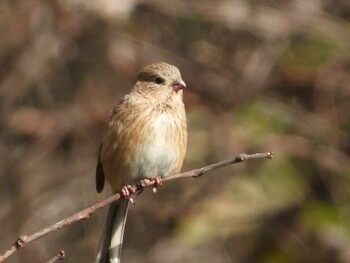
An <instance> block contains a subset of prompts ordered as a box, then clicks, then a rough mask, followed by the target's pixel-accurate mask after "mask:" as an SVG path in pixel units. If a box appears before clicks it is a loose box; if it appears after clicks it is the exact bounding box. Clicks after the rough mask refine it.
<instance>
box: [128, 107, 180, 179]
mask: <svg viewBox="0 0 350 263" xmlns="http://www.w3.org/2000/svg"><path fill="white" fill-rule="evenodd" d="M171 117H172V116H169V113H166V112H163V113H162V114H160V115H159V117H158V118H157V119H156V121H155V122H154V123H153V124H152V127H153V129H151V130H149V134H147V137H148V138H149V140H147V141H145V142H144V143H143V144H142V145H140V146H139V147H138V153H137V154H136V156H135V157H136V158H135V160H133V162H132V165H131V167H130V168H131V174H132V177H134V178H155V177H157V176H167V175H169V174H171V173H172V172H173V170H174V169H175V165H176V164H177V152H176V149H174V148H173V146H172V145H173V144H172V143H171V140H172V136H173V134H174V133H176V132H177V131H176V125H175V123H174V120H173V119H172V118H171Z"/></svg>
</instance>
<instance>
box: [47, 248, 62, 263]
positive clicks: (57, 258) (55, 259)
mask: <svg viewBox="0 0 350 263" xmlns="http://www.w3.org/2000/svg"><path fill="white" fill-rule="evenodd" d="M65 257H66V252H64V251H63V250H61V251H60V252H58V254H57V255H56V256H54V257H53V258H51V259H50V260H49V261H47V262H46V263H55V262H57V261H59V260H61V259H64V258H65Z"/></svg>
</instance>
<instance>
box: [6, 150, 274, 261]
mask: <svg viewBox="0 0 350 263" xmlns="http://www.w3.org/2000/svg"><path fill="white" fill-rule="evenodd" d="M272 157H273V153H272V152H267V153H255V154H240V155H237V156H236V157H234V158H232V159H228V160H226V161H222V162H218V163H214V164H211V165H208V166H205V167H202V168H198V169H193V170H190V171H187V172H183V173H179V174H174V175H170V176H167V177H166V178H164V179H163V183H166V182H169V181H173V180H177V179H183V178H189V177H199V176H201V175H203V174H204V173H206V172H208V171H211V170H214V169H218V168H221V167H224V166H227V165H231V164H236V163H240V162H243V161H247V160H252V159H263V158H268V159H271V158H272ZM153 185H154V180H153V181H152V180H146V179H144V180H141V181H140V183H139V184H137V185H133V186H131V187H132V188H133V189H135V193H136V194H139V193H141V192H142V191H141V189H143V188H145V187H149V186H153ZM120 197H121V195H120V193H117V194H115V195H112V196H110V197H108V198H106V199H104V200H102V201H100V202H98V203H96V204H94V205H92V206H90V207H88V208H86V209H84V210H81V211H79V212H77V213H75V214H74V215H71V216H69V217H66V218H64V219H63V220H61V221H59V222H57V223H55V224H52V225H50V226H48V227H46V228H44V229H42V230H39V231H38V232H36V233H34V234H31V235H23V236H20V237H19V238H18V239H17V241H16V242H15V243H14V244H13V245H12V246H11V248H9V249H8V250H7V251H5V252H4V253H3V254H1V255H0V262H3V261H4V260H5V259H7V258H8V257H10V256H11V255H13V254H14V253H15V252H16V251H18V250H19V249H21V248H22V247H24V246H26V245H27V244H28V243H31V242H33V241H35V240H37V239H39V238H41V237H43V236H46V235H48V234H50V233H52V232H54V231H56V230H58V229H61V228H62V227H65V226H68V225H71V224H73V223H76V222H78V221H80V220H83V219H88V218H89V217H90V216H91V215H92V214H94V213H95V212H96V211H98V210H100V209H102V208H104V207H105V206H107V205H109V204H111V203H113V202H115V201H117V200H118V199H119V198H120Z"/></svg>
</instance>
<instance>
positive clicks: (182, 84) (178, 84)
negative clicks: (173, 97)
mask: <svg viewBox="0 0 350 263" xmlns="http://www.w3.org/2000/svg"><path fill="white" fill-rule="evenodd" d="M172 86H173V89H174V90H175V91H178V90H180V89H184V88H186V83H185V82H184V81H183V80H182V79H179V80H175V81H174V82H173V83H172Z"/></svg>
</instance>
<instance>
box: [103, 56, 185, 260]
mask: <svg viewBox="0 0 350 263" xmlns="http://www.w3.org/2000/svg"><path fill="white" fill-rule="evenodd" d="M185 87H186V84H185V82H184V81H183V80H182V78H181V74H180V71H179V69H178V68H177V67H175V66H172V65H169V64H167V63H164V62H161V63H155V64H151V65H148V66H146V67H144V68H143V69H142V70H141V71H140V73H139V74H138V77H137V80H136V83H135V85H134V87H133V88H132V89H131V91H130V92H129V93H128V94H127V95H125V97H124V98H123V99H122V101H121V102H120V103H119V104H118V105H117V106H116V107H115V108H114V109H113V111H112V115H111V117H110V121H109V125H108V129H107V131H106V133H105V135H104V137H103V140H102V143H101V146H100V152H99V157H98V163H97V168H96V189H97V192H101V191H102V190H103V187H104V182H105V180H107V182H108V183H109V184H110V185H111V187H112V190H113V191H114V192H118V191H120V190H121V188H122V187H123V186H125V185H127V184H134V183H137V182H138V181H140V180H141V179H144V178H148V179H155V178H157V177H165V176H168V175H171V174H174V173H178V172H179V171H180V169H181V167H182V163H183V160H184V157H185V154H186V147H187V123H186V112H185V106H184V103H183V101H182V97H183V89H184V88H185ZM128 204H129V202H128V200H127V199H120V200H118V202H116V203H113V204H112V205H111V206H110V208H109V210H108V214H107V219H106V223H105V226H104V230H103V232H102V236H101V240H100V244H99V248H98V252H97V257H96V262H98V263H107V262H108V263H110V262H120V257H121V246H122V241H123V233H124V227H125V222H126V216H127V211H128Z"/></svg>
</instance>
